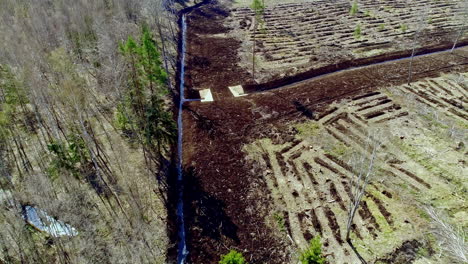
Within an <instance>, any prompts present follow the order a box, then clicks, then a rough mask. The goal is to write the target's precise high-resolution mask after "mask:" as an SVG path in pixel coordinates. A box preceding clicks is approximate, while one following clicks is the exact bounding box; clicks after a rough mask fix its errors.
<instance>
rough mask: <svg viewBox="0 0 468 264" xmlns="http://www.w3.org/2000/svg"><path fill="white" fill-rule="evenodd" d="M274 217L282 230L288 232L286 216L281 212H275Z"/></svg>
mask: <svg viewBox="0 0 468 264" xmlns="http://www.w3.org/2000/svg"><path fill="white" fill-rule="evenodd" d="M273 218H274V219H275V221H276V223H277V224H278V227H279V229H280V231H281V232H286V222H285V220H284V216H283V215H282V214H281V213H274V214H273Z"/></svg>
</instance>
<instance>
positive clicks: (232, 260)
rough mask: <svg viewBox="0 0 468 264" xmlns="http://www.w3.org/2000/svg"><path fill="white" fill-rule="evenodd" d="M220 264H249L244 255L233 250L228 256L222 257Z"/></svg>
mask: <svg viewBox="0 0 468 264" xmlns="http://www.w3.org/2000/svg"><path fill="white" fill-rule="evenodd" d="M219 264H247V262H246V261H245V259H244V257H243V256H242V253H239V252H237V251H236V250H231V251H229V253H227V254H226V255H223V256H221V260H220V261H219Z"/></svg>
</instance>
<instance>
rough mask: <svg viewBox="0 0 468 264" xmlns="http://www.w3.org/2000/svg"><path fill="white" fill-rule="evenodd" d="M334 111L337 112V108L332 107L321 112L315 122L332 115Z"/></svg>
mask: <svg viewBox="0 0 468 264" xmlns="http://www.w3.org/2000/svg"><path fill="white" fill-rule="evenodd" d="M336 110H338V107H336V106H335V107H332V108H331V109H328V110H327V111H325V112H323V113H320V115H318V117H317V119H316V120H317V121H319V120H321V119H322V118H324V117H326V116H328V115H330V114H332V113H334V112H335V111H336Z"/></svg>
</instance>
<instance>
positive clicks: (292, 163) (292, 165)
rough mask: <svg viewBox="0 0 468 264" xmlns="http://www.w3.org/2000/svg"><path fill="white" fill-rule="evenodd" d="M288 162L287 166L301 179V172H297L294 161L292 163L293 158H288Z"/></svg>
mask: <svg viewBox="0 0 468 264" xmlns="http://www.w3.org/2000/svg"><path fill="white" fill-rule="evenodd" d="M288 164H289V166H291V169H292V171H293V173H294V176H295V177H296V178H297V179H298V180H300V179H301V174H300V173H299V171H298V170H297V167H296V163H294V160H293V159H288Z"/></svg>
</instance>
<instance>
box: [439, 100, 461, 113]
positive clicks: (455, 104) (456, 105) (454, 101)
mask: <svg viewBox="0 0 468 264" xmlns="http://www.w3.org/2000/svg"><path fill="white" fill-rule="evenodd" d="M440 99H442V100H443V101H445V102H446V103H447V104H450V105H452V106H454V107H456V108H458V109H461V110H465V108H464V107H463V103H462V102H457V101H456V100H454V99H448V98H444V97H442V98H440Z"/></svg>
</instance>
